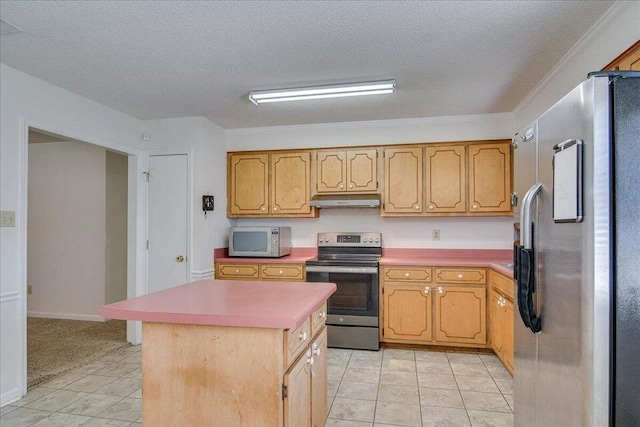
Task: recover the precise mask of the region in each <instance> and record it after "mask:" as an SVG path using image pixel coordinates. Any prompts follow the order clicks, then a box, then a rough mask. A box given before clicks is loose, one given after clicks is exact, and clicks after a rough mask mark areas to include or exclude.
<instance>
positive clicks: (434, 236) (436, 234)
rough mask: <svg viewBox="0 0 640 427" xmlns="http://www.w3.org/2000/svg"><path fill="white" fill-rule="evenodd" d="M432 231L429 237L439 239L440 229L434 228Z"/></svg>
mask: <svg viewBox="0 0 640 427" xmlns="http://www.w3.org/2000/svg"><path fill="white" fill-rule="evenodd" d="M432 233H433V234H432V235H431V237H432V238H433V240H440V230H438V229H437V228H434V229H433V232H432Z"/></svg>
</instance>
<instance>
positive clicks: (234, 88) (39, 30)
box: [0, 0, 613, 128]
mask: <svg viewBox="0 0 640 427" xmlns="http://www.w3.org/2000/svg"><path fill="white" fill-rule="evenodd" d="M612 4H613V3H612V2H602V1H495V2H494V1H424V2H415V1H410V2H409V1H407V2H403V1H361V2H335V1H333V2H320V1H300V2H279V1H268V2H267V1H260V2H240V1H236V2H231V1H230V2H222V1H218V2H195V1H173V2H150V1H149V2H142V1H140V2H127V1H6V0H2V2H0V17H1V18H2V19H4V20H6V21H8V22H10V23H12V24H14V25H16V26H17V27H19V28H21V29H22V30H23V31H24V33H22V34H11V35H7V36H3V37H2V38H1V39H0V61H1V62H2V63H4V64H6V65H9V66H11V67H14V68H16V69H18V70H21V71H24V72H26V73H28V74H31V75H33V76H35V77H38V78H41V79H43V80H46V81H48V82H51V83H53V84H55V85H58V86H61V87H63V88H66V89H68V90H70V91H72V92H75V93H77V94H80V95H82V96H84V97H86V98H89V99H92V100H95V101H97V102H99V103H101V104H104V105H107V106H110V107H113V108H115V109H117V110H120V111H122V112H125V113H128V114H130V115H133V116H135V117H138V118H141V119H156V118H167V117H181V116H204V117H207V118H209V119H210V120H212V121H213V122H215V123H217V124H218V125H220V126H222V127H224V128H239V127H256V126H275V125H291V124H308V123H328V122H342V121H359V120H382V119H396V118H413V117H432V116H447V115H458V114H486V113H498V112H509V111H512V110H513V108H514V107H515V106H516V105H517V104H518V102H519V101H520V100H522V98H523V97H524V96H525V95H526V94H527V93H529V92H530V91H531V90H532V89H533V88H534V87H535V85H536V84H537V83H538V82H539V81H540V80H541V79H542V78H543V77H544V76H545V75H546V73H548V72H549V71H550V70H551V68H552V67H553V66H554V65H555V64H556V63H557V62H558V61H559V60H560V59H561V58H562V56H563V55H564V54H565V53H566V52H567V51H568V50H569V49H570V48H571V46H572V45H573V44H575V43H576V42H577V41H578V40H579V38H580V37H581V36H582V35H583V34H584V33H585V32H586V31H587V30H588V29H589V27H590V26H591V25H592V24H593V23H594V22H595V21H596V20H597V19H598V18H599V17H600V16H602V15H603V13H604V12H605V11H606V10H607V9H608V8H609V7H610V6H611V5H612ZM389 78H395V79H396V80H397V92H396V94H394V95H385V96H371V97H356V98H341V99H334V100H314V101H306V102H295V103H277V104H267V105H261V106H255V105H253V104H252V103H251V102H250V101H249V100H248V97H247V94H248V92H249V91H251V90H258V89H271V88H287V87H295V86H304V85H317V84H329V83H348V82H353V81H366V80H377V79H389Z"/></svg>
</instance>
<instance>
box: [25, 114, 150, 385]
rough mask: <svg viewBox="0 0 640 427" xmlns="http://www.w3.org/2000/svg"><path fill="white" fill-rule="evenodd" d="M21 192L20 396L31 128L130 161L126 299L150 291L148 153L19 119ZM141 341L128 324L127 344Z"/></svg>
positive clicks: (135, 326)
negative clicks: (146, 235)
mask: <svg viewBox="0 0 640 427" xmlns="http://www.w3.org/2000/svg"><path fill="white" fill-rule="evenodd" d="M19 123H20V137H19V141H18V143H19V156H20V160H19V173H18V174H19V190H18V193H19V194H20V201H19V203H20V205H19V214H18V224H19V227H18V251H19V253H20V257H19V264H20V265H19V269H20V283H21V285H20V287H19V293H18V298H21V299H22V304H20V306H19V307H20V313H19V318H20V319H21V320H22V325H20V329H21V330H20V335H21V343H20V346H19V348H18V349H17V351H19V352H20V353H21V354H20V359H21V360H22V363H21V375H20V376H21V378H22V380H21V384H20V388H21V393H22V395H23V396H24V395H25V394H26V393H27V262H28V259H27V237H28V234H27V209H28V206H27V204H28V198H29V193H28V191H29V186H28V184H29V183H28V178H29V128H34V129H37V130H42V131H45V132H50V133H54V134H56V135H60V136H63V137H65V138H69V139H70V140H75V141H80V142H84V143H87V144H91V145H95V146H98V147H102V148H106V149H109V150H113V151H118V152H120V153H123V154H125V155H126V156H127V159H128V178H127V179H128V184H127V298H132V297H135V296H138V295H143V294H144V293H146V290H147V276H146V274H147V269H146V265H145V264H146V257H145V253H144V251H145V249H144V245H143V244H142V242H143V240H142V239H141V238H142V237H144V233H143V231H144V230H146V228H147V227H146V221H147V216H146V211H145V209H146V204H145V203H143V201H144V200H145V199H146V194H145V193H146V185H144V184H145V180H144V176H143V175H142V173H141V172H142V171H143V170H144V165H145V159H146V157H147V156H146V153H145V152H144V151H142V150H139V149H136V148H133V147H129V146H126V145H122V144H119V143H116V142H113V141H110V140H105V139H102V138H99V137H96V136H93V135H88V134H83V133H82V132H78V131H77V130H76V129H72V128H65V127H61V126H59V125H57V124H53V123H48V122H44V121H41V120H33V119H30V118H28V117H25V116H20V117H19ZM141 338H142V325H141V322H133V321H127V341H129V342H131V343H132V344H139V343H140V342H141Z"/></svg>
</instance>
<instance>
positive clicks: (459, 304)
mask: <svg viewBox="0 0 640 427" xmlns="http://www.w3.org/2000/svg"><path fill="white" fill-rule="evenodd" d="M434 295H435V321H434V329H435V334H434V335H435V337H434V338H435V341H436V342H439V343H464V344H476V345H484V344H486V343H487V296H486V289H485V287H484V286H481V287H480V286H476V287H471V286H439V287H438V288H437V292H435V293H434Z"/></svg>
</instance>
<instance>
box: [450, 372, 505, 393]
mask: <svg viewBox="0 0 640 427" xmlns="http://www.w3.org/2000/svg"><path fill="white" fill-rule="evenodd" d="M456 382H457V383H458V389H459V390H468V391H483V392H486V393H500V390H498V386H496V384H495V383H494V382H493V378H491V377H466V376H462V375H456Z"/></svg>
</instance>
